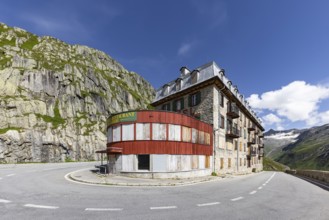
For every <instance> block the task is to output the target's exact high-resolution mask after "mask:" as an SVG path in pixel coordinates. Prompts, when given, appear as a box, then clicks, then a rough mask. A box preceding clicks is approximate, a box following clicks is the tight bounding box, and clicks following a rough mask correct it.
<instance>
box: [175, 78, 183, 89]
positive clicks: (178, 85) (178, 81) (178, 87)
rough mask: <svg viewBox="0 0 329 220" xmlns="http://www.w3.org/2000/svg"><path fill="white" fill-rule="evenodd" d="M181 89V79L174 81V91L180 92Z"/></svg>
mask: <svg viewBox="0 0 329 220" xmlns="http://www.w3.org/2000/svg"><path fill="white" fill-rule="evenodd" d="M181 88H182V79H181V78H178V79H177V80H176V91H179V90H181Z"/></svg>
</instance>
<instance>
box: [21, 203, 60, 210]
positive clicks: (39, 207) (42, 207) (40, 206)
mask: <svg viewBox="0 0 329 220" xmlns="http://www.w3.org/2000/svg"><path fill="white" fill-rule="evenodd" d="M24 206H25V207H29V208H37V209H58V208H59V207H57V206H47V205H35V204H25V205H24Z"/></svg>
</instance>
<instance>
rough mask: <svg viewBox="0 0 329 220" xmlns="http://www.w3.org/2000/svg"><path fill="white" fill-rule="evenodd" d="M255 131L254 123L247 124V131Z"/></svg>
mask: <svg viewBox="0 0 329 220" xmlns="http://www.w3.org/2000/svg"><path fill="white" fill-rule="evenodd" d="M255 129H256V126H255V124H254V123H249V125H248V131H254V130H255Z"/></svg>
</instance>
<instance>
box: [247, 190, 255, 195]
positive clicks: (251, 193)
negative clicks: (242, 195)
mask: <svg viewBox="0 0 329 220" xmlns="http://www.w3.org/2000/svg"><path fill="white" fill-rule="evenodd" d="M256 192H257V191H256V190H254V191H252V192H250V193H249V194H250V195H253V194H255V193H256Z"/></svg>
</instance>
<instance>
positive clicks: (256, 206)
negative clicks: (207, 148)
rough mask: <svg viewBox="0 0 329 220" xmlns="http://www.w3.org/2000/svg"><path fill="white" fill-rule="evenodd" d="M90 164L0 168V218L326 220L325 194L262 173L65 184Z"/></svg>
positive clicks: (290, 179)
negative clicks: (138, 183) (178, 182)
mask: <svg viewBox="0 0 329 220" xmlns="http://www.w3.org/2000/svg"><path fill="white" fill-rule="evenodd" d="M93 165H94V163H63V164H27V165H17V166H15V165H0V219H11V220H12V219H329V205H328V204H329V192H328V191H325V190H323V189H321V188H319V187H317V186H314V185H312V184H310V183H308V182H306V181H303V180H301V179H298V178H296V177H293V176H290V175H288V174H284V173H275V172H262V173H258V174H251V175H247V176H239V177H234V178H226V179H221V180H219V181H214V182H208V183H202V184H196V185H189V186H181V187H114V186H90V185H83V184H77V183H73V182H70V181H67V180H66V179H65V178H64V176H65V175H66V174H67V173H69V172H72V171H74V170H78V169H82V168H88V167H93Z"/></svg>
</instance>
